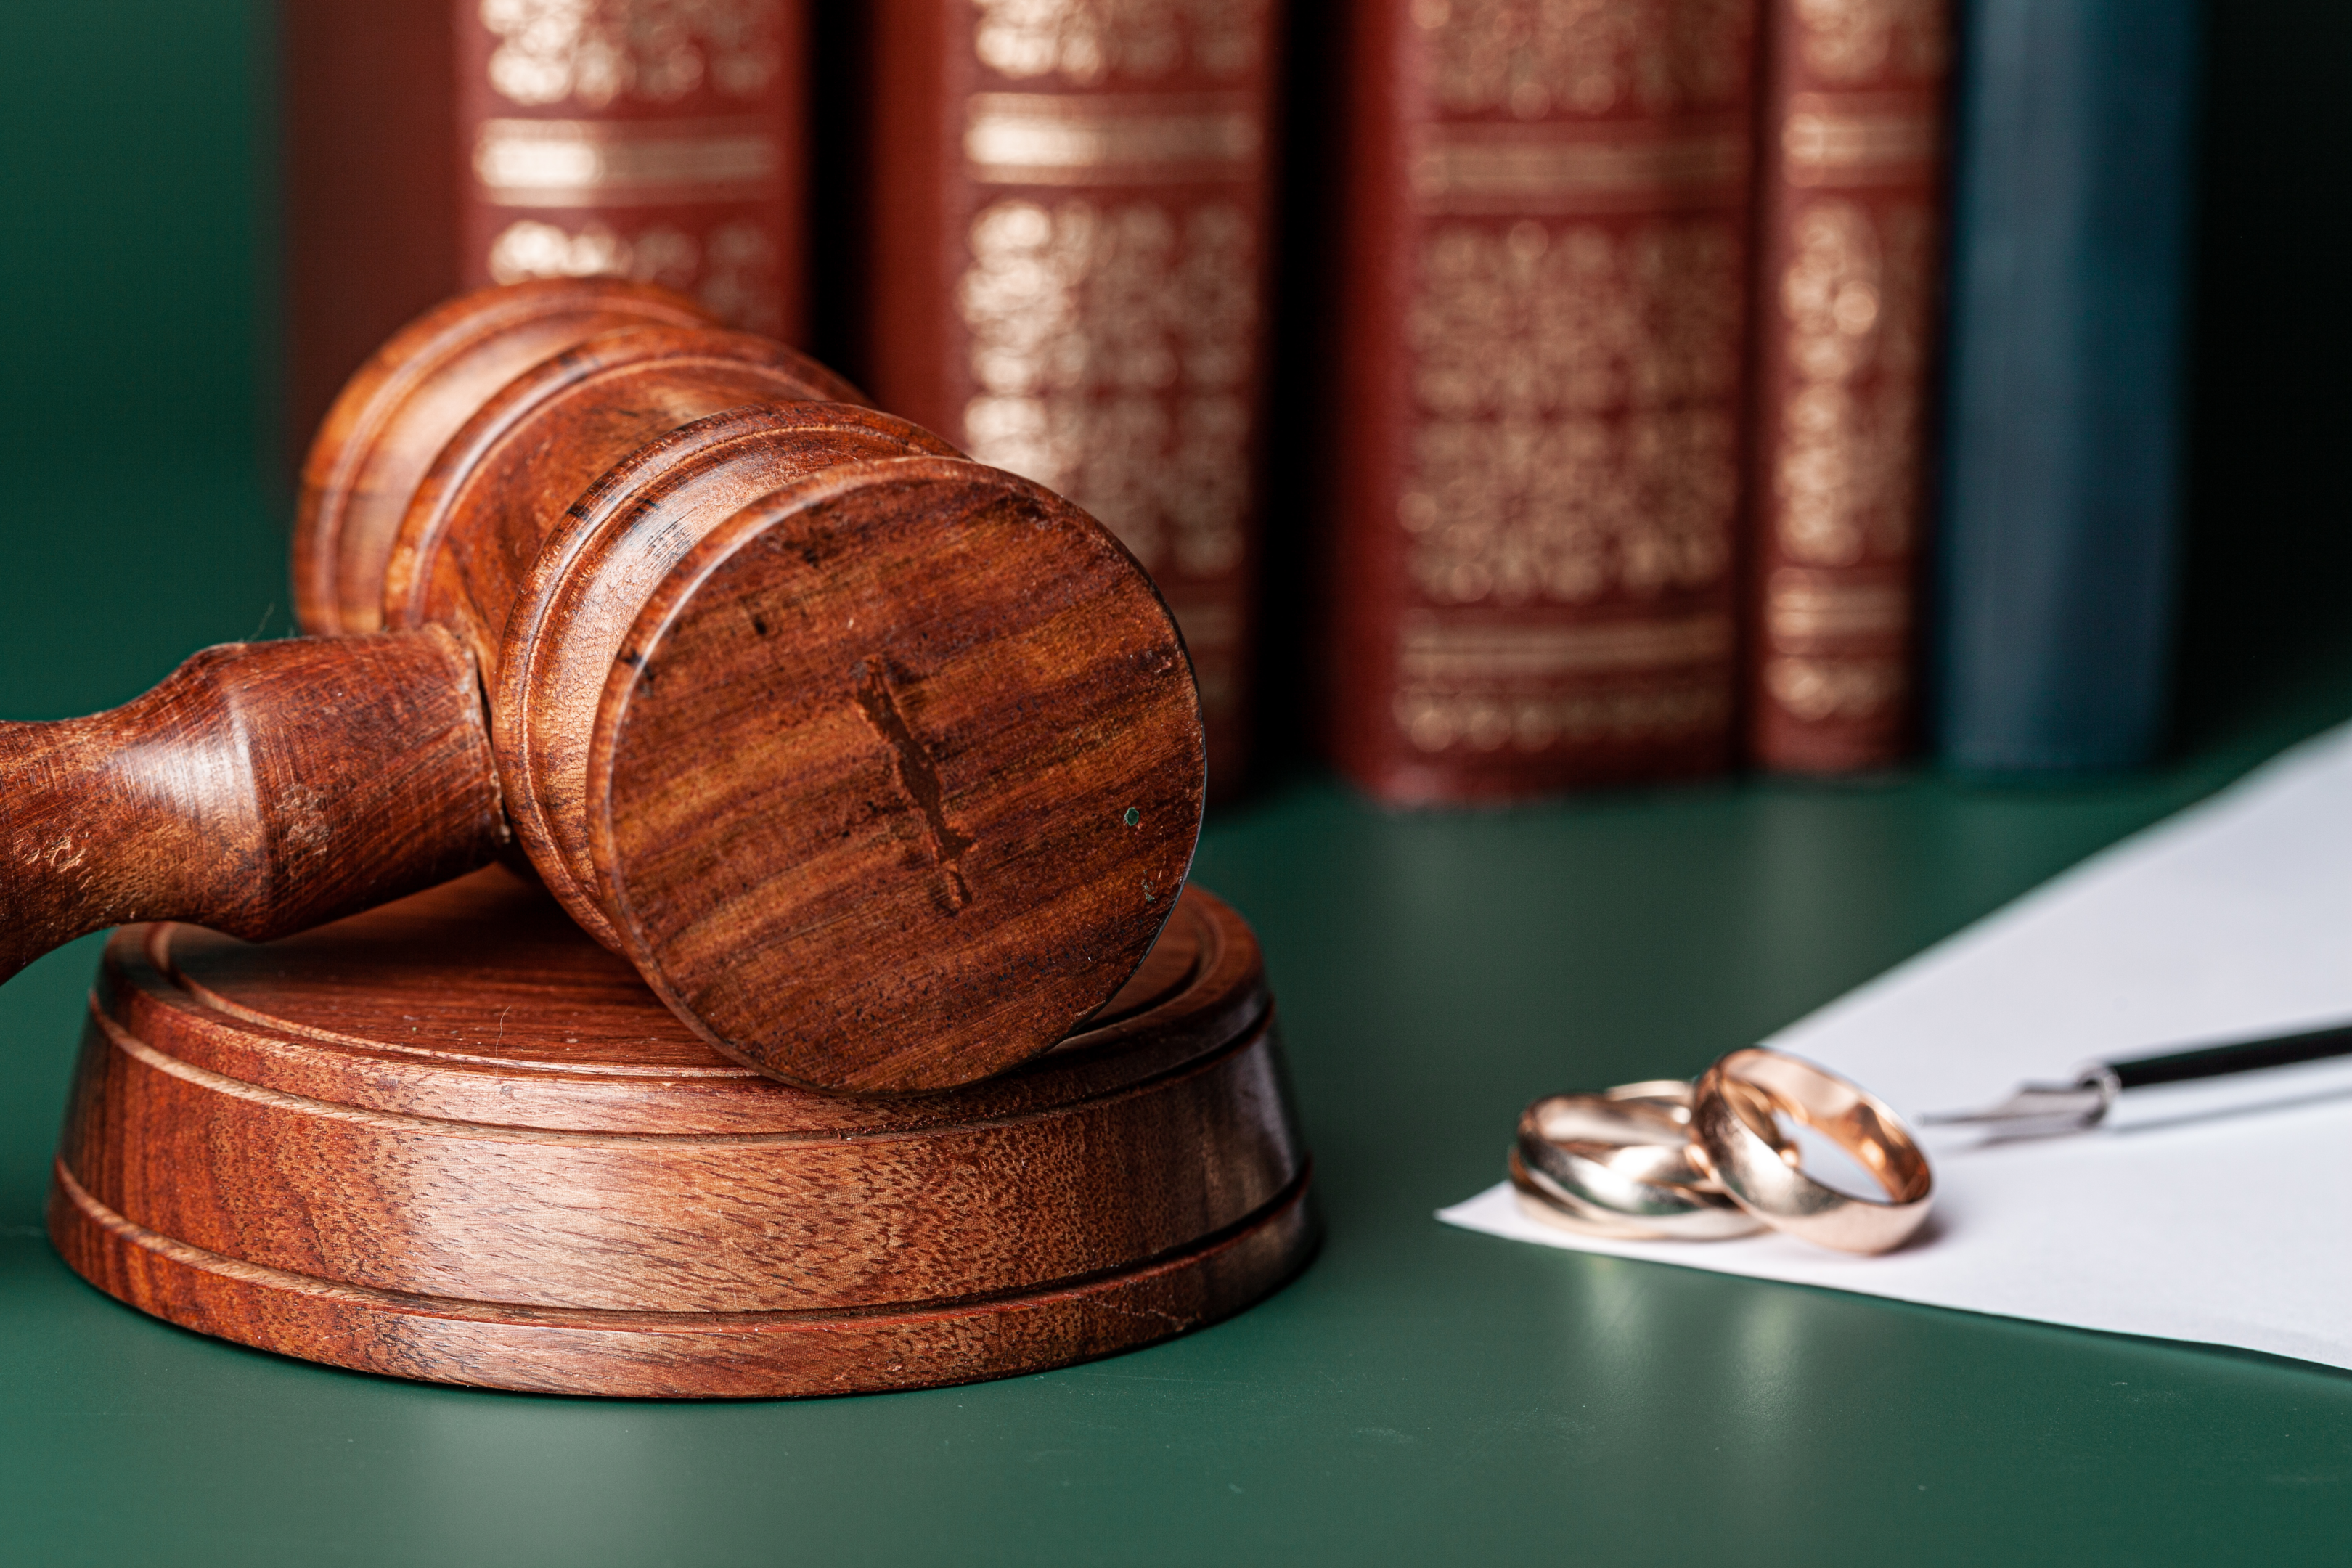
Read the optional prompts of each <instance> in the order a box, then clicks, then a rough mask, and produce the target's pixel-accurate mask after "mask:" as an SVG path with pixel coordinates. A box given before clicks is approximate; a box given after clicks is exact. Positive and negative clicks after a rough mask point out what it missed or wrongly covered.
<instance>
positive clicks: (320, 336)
mask: <svg viewBox="0 0 2352 1568" xmlns="http://www.w3.org/2000/svg"><path fill="white" fill-rule="evenodd" d="M281 16H282V39H283V44H282V47H283V51H284V54H283V58H284V70H285V112H286V120H285V130H284V138H283V140H284V149H285V150H284V154H283V156H284V169H285V182H286V184H285V191H286V314H287V321H286V326H287V350H288V360H289V364H288V377H287V381H288V385H287V417H288V425H287V430H286V433H285V434H286V440H285V447H286V451H287V453H288V454H289V457H290V458H291V460H293V461H294V462H297V463H299V461H300V460H301V455H302V453H303V451H304V450H305V449H306V448H307V447H309V446H310V437H311V434H312V432H314V431H315V430H316V429H317V428H318V426H319V421H320V419H322V418H324V417H325V416H326V412H327V405H329V404H331V403H332V402H333V401H334V399H335V394H336V393H338V392H340V391H341V389H342V385H343V383H344V382H345V381H346V380H348V379H349V378H350V376H351V374H352V372H353V371H355V370H357V369H359V367H360V366H361V364H362V363H364V362H365V361H366V359H367V357H368V355H370V354H372V353H374V352H375V351H376V349H377V348H378V346H380V345H381V344H382V343H383V340H384V339H386V338H388V337H390V336H391V335H392V334H393V333H394V331H398V330H399V329H400V328H401V327H402V326H404V325H405V324H406V323H407V322H408V321H411V320H412V319H414V318H415V316H417V315H418V314H420V313H421V312H423V311H424V310H425V309H427V308H428V307H429V306H431V305H433V304H435V303H436V302H437V301H439V300H443V299H446V298H447V297H448V296H449V295H450V294H452V293H455V292H456V291H457V178H456V176H457V155H456V153H455V152H454V151H453V150H452V144H451V141H450V137H451V135H452V133H453V131H454V128H455V121H454V119H453V110H452V108H451V93H452V91H453V90H454V89H455V86H456V74H455V67H454V65H453V64H452V62H451V58H450V53H451V48H452V47H453V46H452V38H451V34H450V29H449V14H448V6H447V3H446V0H373V3H371V4H368V5H316V4H309V5H286V6H284V7H283V8H282V12H281Z"/></svg>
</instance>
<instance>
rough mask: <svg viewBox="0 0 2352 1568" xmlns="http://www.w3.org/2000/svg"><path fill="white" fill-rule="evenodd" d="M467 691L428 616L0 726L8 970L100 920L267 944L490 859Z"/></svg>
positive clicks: (224, 664)
mask: <svg viewBox="0 0 2352 1568" xmlns="http://www.w3.org/2000/svg"><path fill="white" fill-rule="evenodd" d="M477 684H478V683H477V678H476V675H475V670H474V667H473V660H472V658H470V657H469V656H468V655H467V653H466V650H465V649H464V647H461V646H460V645H459V644H458V642H457V639H456V638H455V637H451V636H450V635H449V634H448V633H447V632H446V631H443V630H441V629H439V628H437V627H428V628H425V629H423V630H419V631H415V632H406V633H400V634H396V635H385V636H376V637H352V638H349V639H346V640H344V641H342V642H339V643H336V644H334V645H331V646H330V645H327V644H323V643H320V642H318V641H315V640H309V639H303V640H297V641H291V642H277V643H243V644H230V645H228V646H226V647H215V648H208V649H206V650H205V651H204V652H202V653H200V654H197V655H196V656H195V657H194V658H191V659H189V660H188V661H187V663H185V664H184V665H182V666H181V667H180V668H179V670H178V671H177V673H175V674H173V676H172V677H171V679H168V680H166V681H164V682H163V684H162V685H161V686H158V687H156V688H155V689H153V690H152V691H150V692H148V693H147V694H146V695H145V696H143V697H141V698H139V699H138V700H135V701H133V702H131V703H129V704H127V705H125V706H123V707H121V708H117V709H114V710H110V711H109V712H105V713H100V714H96V715H93V716H92V717H90V718H87V719H72V720H67V721H62V722H59V723H51V724H0V781H5V788H6V793H5V799H0V851H4V852H0V917H5V918H0V979H5V978H6V977H7V976H9V975H11V974H14V973H16V971H17V970H19V969H22V968H23V967H24V966H25V965H26V964H27V963H31V962H32V961H33V960H34V959H36V958H37V957H39V956H40V955H41V954H42V953H44V952H48V951H49V950H50V949H51V948H53V947H56V946H58V944H59V943H61V942H68V941H70V940H72V939H73V938H75V937H78V936H80V935H82V934H84V933H85V932H88V931H99V930H102V929H103V928H105V927H107V926H110V925H121V924H123V923H125V922H127V921H143V920H152V919H155V918H157V917H158V916H163V915H174V916H180V917H183V918H188V919H194V920H201V921H204V922H205V924H207V925H211V926H215V927H217V928H218V929H220V930H223V931H234V932H235V933H236V934H237V935H239V936H243V937H248V938H255V939H259V938H264V937H271V936H278V935H282V934H284V933H286V932H288V931H299V930H301V929H302V928H303V927H305V926H309V925H314V924H317V923H318V922H320V921H328V920H332V919H334V918H336V917H337V916H339V915H343V914H348V913H350V912H351V911H352V910H358V909H362V908H365V907H366V906H367V905H369V904H372V903H375V902H378V901H380V900H383V899H384V898H385V897H387V896H397V895H399V894H401V893H405V892H409V891H412V890H414V889H418V888H424V887H429V886H431V885H432V884H433V883H436V882H439V881H443V880H446V879H448V878H450V877H454V876H457V875H458V874H459V873H461V872H464V871H468V870H471V869H472V868H475V867H477V866H479V865H481V864H483V863H484V862H485V861H487V860H488V859H489V858H490V857H491V856H492V855H494V854H496V853H497V852H498V851H499V848H500V847H503V846H504V845H505V844H506V842H507V840H508V831H507V826H506V821H505V819H504V817H503V816H501V815H500V813H499V794H498V785H497V781H496V779H495V778H494V777H493V775H492V772H491V768H490V738H489V735H488V731H487V730H486V729H485V727H484V724H483V721H482V711H481V702H480V699H479V697H478V694H477Z"/></svg>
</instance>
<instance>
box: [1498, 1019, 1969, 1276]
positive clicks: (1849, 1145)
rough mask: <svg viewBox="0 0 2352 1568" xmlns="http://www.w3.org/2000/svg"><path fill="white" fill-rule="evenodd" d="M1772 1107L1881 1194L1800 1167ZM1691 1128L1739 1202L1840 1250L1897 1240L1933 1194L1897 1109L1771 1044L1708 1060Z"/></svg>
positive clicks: (1705, 1160) (1874, 1247)
mask: <svg viewBox="0 0 2352 1568" xmlns="http://www.w3.org/2000/svg"><path fill="white" fill-rule="evenodd" d="M1538 1103H1541V1102H1538ZM1776 1113H1777V1115H1778V1116H1786V1117H1788V1118H1789V1119H1790V1121H1797V1122H1800V1123H1801V1124H1803V1125H1804V1126H1807V1127H1810V1128H1812V1129H1813V1130H1814V1131H1818V1132H1820V1133H1822V1135H1823V1136H1825V1137H1827V1138H1830V1139H1832V1141H1834V1142H1836V1143H1837V1145H1838V1146H1839V1147H1840V1148H1842V1149H1843V1150H1844V1151H1845V1152H1847V1153H1849V1154H1851V1155H1853V1158H1854V1159H1855V1160H1856V1161H1857V1162H1859V1163H1861V1165H1862V1166H1863V1168H1864V1170H1866V1171H1868V1172H1869V1173H1870V1174H1871V1177H1872V1179H1873V1180H1874V1181H1876V1182H1877V1184H1879V1186H1880V1187H1881V1188H1882V1189H1883V1190H1884V1191H1885V1194H1886V1197H1885V1201H1884V1202H1881V1201H1879V1200H1877V1199H1873V1198H1863V1197H1854V1196H1852V1195H1850V1194H1845V1193H1841V1192H1839V1191H1837V1190H1836V1189H1835V1188H1833V1187H1829V1186H1824V1185H1823V1184H1822V1183H1820V1182H1818V1181H1815V1180H1814V1179H1813V1178H1812V1177H1811V1176H1809V1175H1807V1174H1806V1173H1805V1172H1804V1170H1803V1168H1802V1166H1801V1163H1800V1162H1799V1160H1798V1157H1797V1152H1796V1150H1795V1149H1794V1147H1793V1146H1792V1145H1791V1144H1790V1142H1789V1141H1788V1140H1787V1139H1786V1138H1784V1137H1783V1136H1782V1135H1781V1133H1780V1126H1779V1123H1778V1121H1777V1119H1776ZM1523 1125H1524V1124H1523ZM1690 1137H1691V1141H1692V1143H1693V1144H1694V1145H1695V1147H1696V1151H1697V1152H1698V1156H1699V1160H1698V1163H1701V1164H1703V1165H1705V1166H1706V1168H1707V1169H1708V1170H1710V1171H1711V1172H1712V1173H1713V1174H1714V1176H1715V1179H1716V1180H1717V1182H1719V1183H1720V1184H1722V1186H1723V1190H1724V1191H1725V1192H1727V1194H1730V1196H1731V1198H1732V1200H1733V1201H1734V1202H1736V1203H1738V1205H1739V1206H1740V1207H1741V1208H1743V1209H1746V1210H1747V1211H1748V1213H1749V1214H1751V1215H1755V1216H1756V1217H1757V1218H1758V1219H1759V1220H1761V1221H1763V1222H1764V1223H1765V1224H1767V1225H1769V1226H1772V1227H1773V1228H1774V1229H1776V1230H1784V1231H1787V1232H1788V1233H1789V1234H1790V1235H1791V1236H1795V1237H1801V1238H1803V1239H1804V1240H1806V1241H1810V1242H1812V1243H1814V1244H1816V1245H1818V1246H1822V1247H1835V1248H1837V1249H1838V1250H1839V1251H1842V1252H1885V1251H1887V1250H1889V1249H1890V1248H1892V1247H1899V1246H1901V1245H1902V1244H1903V1242H1904V1241H1905V1240H1906V1239H1907V1238H1908V1237H1910V1235H1911V1233H1912V1232H1913V1231H1915V1230H1917V1229H1918V1228H1919V1224H1920V1222H1921V1221H1922V1220H1925V1219H1926V1218H1927V1205H1928V1204H1929V1202H1930V1201H1931V1200H1932V1198H1933V1196H1934V1192H1935V1178H1934V1176H1933V1174H1932V1173H1930V1172H1929V1170H1928V1168H1927V1155H1926V1154H1925V1153H1923V1152H1920V1149H1919V1145H1918V1144H1917V1142H1915V1141H1914V1140H1913V1139H1912V1136H1911V1132H1910V1130H1909V1129H1908V1128H1906V1127H1905V1126H1904V1125H1903V1119H1902V1118H1901V1117H1899V1116H1897V1115H1895V1112H1894V1111H1893V1110H1889V1109H1888V1108H1887V1107H1886V1106H1885V1104H1883V1103H1882V1102H1880V1101H1879V1100H1875V1099H1874V1098H1873V1097H1872V1096H1870V1095H1869V1094H1867V1093H1864V1091H1863V1090H1862V1089H1860V1088H1858V1087H1856V1086H1855V1085H1853V1084H1852V1083H1849V1082H1848V1081H1846V1080H1845V1079H1842V1078H1840V1077H1838V1076H1837V1074H1835V1073H1833V1072H1831V1071H1829V1070H1828V1069H1826V1068H1817V1067H1815V1066H1813V1065H1812V1064H1811V1062H1806V1061H1800V1060H1799V1059H1798V1058H1795V1057H1790V1056H1783V1055H1781V1054H1780V1052H1778V1051H1769V1050H1765V1049H1763V1048H1761V1047H1751V1048H1749V1049H1748V1050H1741V1051H1734V1052H1732V1053H1731V1054H1730V1055H1729V1056H1727V1057H1725V1058H1723V1059H1722V1060H1720V1061H1718V1062H1717V1063H1716V1064H1715V1066H1713V1067H1711V1068H1708V1069H1707V1070H1706V1077H1704V1078H1702V1079H1699V1080H1698V1083H1697V1085H1696V1090H1695V1092H1694V1094H1693V1096H1692V1100H1691V1121H1690Z"/></svg>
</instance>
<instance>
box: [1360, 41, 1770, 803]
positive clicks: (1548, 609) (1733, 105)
mask: <svg viewBox="0 0 2352 1568" xmlns="http://www.w3.org/2000/svg"><path fill="white" fill-rule="evenodd" d="M1349 16H1350V17H1351V19H1352V20H1353V22H1354V23H1355V30H1354V36H1353V37H1352V38H1351V39H1350V43H1349V64H1348V72H1349V82H1348V87H1349V100H1350V101H1349V144H1350V149H1351V151H1350V162H1351V165H1352V166H1351V168H1350V169H1349V187H1348V192H1347V215H1346V219H1345V226H1344V233H1343V237H1342V247H1341V252H1340V254H1341V257H1342V258H1343V259H1342V272H1343V289H1342V293H1341V302H1340V307H1339V308H1340V312H1341V321H1340V325H1341V331H1340V332H1339V335H1338V342H1339V362H1340V374H1339V376H1338V378H1337V383H1338V384H1337V386H1336V389H1335V400H1336V405H1337V408H1338V425H1337V431H1336V434H1337V454H1336V458H1337V460H1336V463H1335V465H1334V469H1333V473H1334V478H1335V480H1336V482H1337V485H1338V492H1337V496H1336V503H1337V515H1336V518H1335V520H1334V521H1335V526H1334V529H1333V531H1332V535H1331V537H1330V539H1329V540H1328V557H1329V562H1328V581H1329V583H1330V584H1331V592H1332V595H1333V602H1332V604H1331V605H1330V606H1329V616H1328V620H1329V624H1330V640H1329V652H1330V655H1331V670H1330V676H1331V692H1332V695H1331V708H1330V714H1329V717H1330V720H1331V742H1332V749H1333V752H1334V755H1335V757H1336V759H1337V760H1338V761H1339V763H1340V765H1341V766H1342V768H1343V769H1344V770H1345V771H1346V772H1347V773H1349V775H1350V776H1351V777H1353V778H1354V779H1355V780H1356V781H1357V782H1359V783H1360V784H1361V785H1362V786H1363V787H1364V788H1365V789H1367V790H1369V791H1370V792H1371V793H1372V794H1373V795H1377V796H1379V797H1381V798H1382V799H1384V800H1388V801H1391V802H1396V803H1401V804H1421V803H1436V802H1446V801H1471V800H1501V799H1510V798H1515V797H1524V796H1529V795H1542V794H1547V793H1549V792H1553V791H1557V790H1560V789H1564V788H1568V787H1570V786H1574V785H1580V784H1608V783H1622V782H1630V781H1637V780H1647V779H1659V778H1668V777H1677V776H1686V775H1691V774H1697V773H1709V772H1713V771H1715V770H1717V769H1720V768H1723V767H1725V766H1726V765H1727V763H1728V762H1729V761H1730V757H1731V752H1732V739H1733V716H1732V710H1733V697H1734V692H1735V687H1736V675H1735V655H1736V644H1737V640H1738V639H1737V636H1736V632H1735V626H1734V610H1735V597H1736V595H1735V577H1734V571H1733V544H1734V541H1735V537H1736V528H1737V513H1738V508H1739V502H1740V483H1739V476H1740V472H1741V464H1742V455H1741V447H1740V426H1741V417H1740V416H1741V403H1742V369H1743V365H1742V360H1743V353H1744V341H1743V325H1744V321H1745V316H1746V308H1745V300H1746V289H1747V281H1746V279H1747V267H1746V255H1747V236H1748V222H1749V217H1750V201H1751V188H1752V187H1751V175H1752V163H1751V157H1750V153H1751V142H1752V140H1753V125H1752V118H1751V117H1752V111H1753V98H1752V92H1753V75H1754V68H1753V58H1754V9H1753V6H1752V5H1750V4H1749V3H1748V0H1704V3H1699V0H1612V3H1610V4H1605V5H1541V4H1538V3H1537V0H1360V3H1359V4H1357V5H1354V6H1352V7H1351V8H1350V10H1349Z"/></svg>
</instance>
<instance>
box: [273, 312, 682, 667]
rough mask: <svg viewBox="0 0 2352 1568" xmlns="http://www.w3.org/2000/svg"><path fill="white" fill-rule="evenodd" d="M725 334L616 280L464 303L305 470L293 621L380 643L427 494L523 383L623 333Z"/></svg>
mask: <svg viewBox="0 0 2352 1568" xmlns="http://www.w3.org/2000/svg"><path fill="white" fill-rule="evenodd" d="M716 324H717V321H716V318H714V317H712V316H711V315H710V314H709V312H708V311H706V310H703V309H702V308H701V307H700V306H698V305H697V304H695V303H694V302H693V301H692V300H686V299H683V298H681V297H680V296H678V295H676V294H672V293H670V292H669V291H668V290H667V289H656V288H652V287H650V286H647V285H645V284H638V283H625V282H622V281H620V280H618V279H609V278H581V279H572V278H565V279H543V280H541V281H538V282H532V283H519V284H516V285H514V286H513V287H512V288H509V289H485V290H481V291H479V292H477V293H472V294H466V295H461V296H460V297H458V298H457V299H455V300H449V301H447V302H446V303H445V304H442V305H438V306H436V307H435V308H434V309H433V310H428V311H427V312H425V314H424V315H423V316H420V317H418V318H417V319H416V320H415V321H412V322H410V323H409V324H408V325H407V326H405V327H404V328H402V329H401V330H400V331H398V332H397V333H395V334H394V336H393V337H392V338H391V339H390V340H389V341H388V342H385V344H384V345H383V348H381V349H379V350H377V351H376V353H374V355H373V357H371V358H370V359H369V360H368V362H367V363H365V364H363V365H362V366H361V367H360V369H359V373H358V374H355V375H353V376H352V379H351V382H350V384H347V385H346V386H345V387H344V388H343V390H342V393H341V395H340V396H338V397H337V398H336V399H335V401H334V403H333V405H331V407H330V408H329V409H328V411H327V417H326V422H325V423H324V424H323V425H321V426H320V427H319V433H318V435H317V437H315V438H314V439H313V440H312V442H311V444H310V456H309V457H308V458H306V459H305V461H304V463H303V467H302V499H301V503H300V510H299V513H298V515H297V517H296V520H295V524H294V608H295V613H296V615H297V616H298V617H299V620H300V622H301V626H302V629H303V630H304V631H306V632H310V633H314V634H319V635H325V634H328V633H333V632H370V631H374V630H377V629H378V628H379V627H380V626H382V625H383V617H382V611H381V608H380V605H381V598H382V585H383V570H384V565H385V561H386V558H387V557H388V556H389V554H390V553H391V550H392V543H393V538H394V534H395V533H396V531H398V529H399V527H400V521H401V518H402V517H403V516H404V514H405V513H406V511H407V510H408V505H409V501H410V499H411V498H412V497H413V496H414V495H415V491H416V486H417V482H418V481H419V480H420V479H423V477H424V475H425V470H426V468H429V467H430V466H431V464H432V462H433V459H434V458H435V457H436V455H438V454H439V452H440V450H441V447H442V444H443V443H444V442H446V441H447V440H448V439H449V437H451V436H453V435H455V434H456V433H457V430H458V428H459V427H460V426H463V425H464V424H465V423H466V421H467V419H468V418H470V417H471V416H473V415H474V413H475V411H476V410H477V409H478V408H479V407H480V406H481V405H482V404H483V402H484V401H485V400H487V399H488V397H490V396H491V395H493V394H494V393H496V392H497V391H498V390H499V388H500V387H501V386H504V385H505V384H507V383H508V382H509V381H510V380H512V379H513V378H514V377H515V376H517V375H519V374H521V373H522V372H524V371H526V370H528V369H530V367H531V366H532V365H534V364H537V363H539V362H540V361H541V360H543V359H546V358H547V357H548V356H550V355H551V354H556V353H562V351H563V350H565V349H568V348H571V347H572V346H573V345H575V344H578V343H581V342H585V341H587V340H588V339H590V338H592V337H594V336H596V335H597V334H598V333H600V332H604V331H611V330H613V329H614V328H616V327H624V326H631V325H636V326H644V325H659V326H677V327H709V326H715V325H716Z"/></svg>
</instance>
